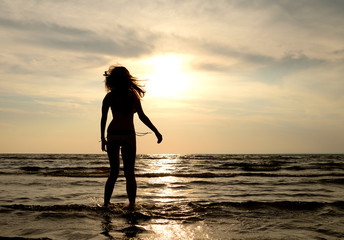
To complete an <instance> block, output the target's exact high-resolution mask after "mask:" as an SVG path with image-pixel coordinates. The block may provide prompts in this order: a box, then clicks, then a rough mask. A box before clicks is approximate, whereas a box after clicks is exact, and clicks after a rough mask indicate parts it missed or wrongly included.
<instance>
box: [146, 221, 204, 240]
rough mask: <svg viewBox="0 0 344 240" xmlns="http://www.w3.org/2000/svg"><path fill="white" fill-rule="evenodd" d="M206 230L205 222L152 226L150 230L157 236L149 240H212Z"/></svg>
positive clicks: (170, 223)
mask: <svg viewBox="0 0 344 240" xmlns="http://www.w3.org/2000/svg"><path fill="white" fill-rule="evenodd" d="M206 228H207V227H206V226H205V224H204V223H203V222H200V223H197V224H178V223H177V222H169V224H152V225H151V226H150V230H152V231H154V233H155V234H154V236H152V237H151V238H149V239H164V240H169V239H173V240H176V239H183V240H191V239H210V237H209V235H208V233H207V229H206Z"/></svg>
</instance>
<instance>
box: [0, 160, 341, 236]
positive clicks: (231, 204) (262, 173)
mask: <svg viewBox="0 0 344 240" xmlns="http://www.w3.org/2000/svg"><path fill="white" fill-rule="evenodd" d="M0 159H1V160H0V161H1V165H0V180H1V185H0V212H1V213H0V214H1V215H0V237H2V238H9V239H10V238H13V237H22V238H24V239H37V238H38V239H174V240H176V239H344V155H325V154H324V155H210V154H209V155H164V154H156V155H138V156H137V160H136V161H137V163H136V176H137V184H138V197H137V209H136V210H135V211H128V210H127V209H126V205H127V204H128V200H127V196H126V192H125V179H124V176H123V172H122V171H121V175H120V177H119V179H118V181H117V183H116V186H115V190H114V193H113V196H112V200H111V202H112V205H111V206H110V207H109V208H108V209H105V208H102V207H101V206H99V205H101V204H102V202H103V191H104V184H105V181H106V178H107V175H108V173H109V169H108V160H107V156H106V155H105V154H98V155H97V154H0Z"/></svg>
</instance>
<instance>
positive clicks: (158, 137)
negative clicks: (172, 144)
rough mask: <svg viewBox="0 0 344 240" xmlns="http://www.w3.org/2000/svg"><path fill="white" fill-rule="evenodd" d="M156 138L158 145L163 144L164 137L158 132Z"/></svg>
mask: <svg viewBox="0 0 344 240" xmlns="http://www.w3.org/2000/svg"><path fill="white" fill-rule="evenodd" d="M155 136H156V138H157V139H158V143H161V142H162V135H161V134H160V133H159V132H156V133H155Z"/></svg>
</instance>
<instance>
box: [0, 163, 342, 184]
mask: <svg viewBox="0 0 344 240" xmlns="http://www.w3.org/2000/svg"><path fill="white" fill-rule="evenodd" d="M109 172H110V169H109V167H93V168H92V167H63V168H48V167H39V166H26V167H20V168H19V169H17V170H14V169H11V171H0V174H1V175H6V174H7V175H20V174H33V175H42V176H54V177H85V178H92V177H108V176H109ZM136 172H137V173H136V177H139V178H159V177H179V178H234V177H241V176H244V177H277V178H278V177H285V178H292V177H297V178H321V177H323V178H327V179H323V180H321V179H320V180H319V181H322V182H323V183H334V184H344V173H341V172H322V171H319V172H317V173H311V172H302V171H301V172H300V171H291V172H286V171H284V172H279V171H276V172H273V171H272V170H266V169H265V170H262V169H261V170H254V171H227V172H223V171H222V172H212V171H211V172H195V173H187V172H155V173H154V172H140V171H136ZM120 176H121V177H122V176H123V169H122V168H121V171H120Z"/></svg>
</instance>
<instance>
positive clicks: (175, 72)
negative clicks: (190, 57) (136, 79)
mask: <svg viewBox="0 0 344 240" xmlns="http://www.w3.org/2000/svg"><path fill="white" fill-rule="evenodd" d="M185 61H186V59H185V57H182V56H178V55H172V54H171V55H162V56H156V57H154V58H150V59H148V60H147V61H146V63H147V64H148V65H149V66H150V67H151V68H152V70H153V71H152V73H150V74H147V75H146V76H145V78H146V79H147V84H146V89H147V92H149V94H150V95H151V96H154V97H167V98H177V97H182V96H183V94H185V93H186V91H187V90H188V87H189V78H188V75H187V73H186V72H185V66H184V65H185Z"/></svg>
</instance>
